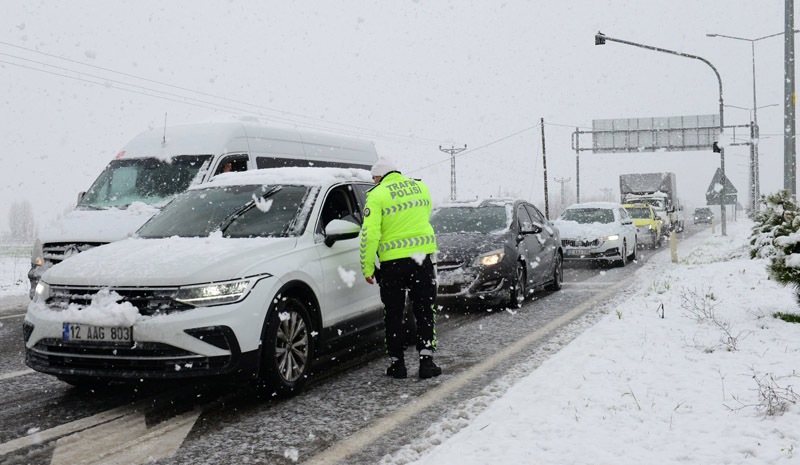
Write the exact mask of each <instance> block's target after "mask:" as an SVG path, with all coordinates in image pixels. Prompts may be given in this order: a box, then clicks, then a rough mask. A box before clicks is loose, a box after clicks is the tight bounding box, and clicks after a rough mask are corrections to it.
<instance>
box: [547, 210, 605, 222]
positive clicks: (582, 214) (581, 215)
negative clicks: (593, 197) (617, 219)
mask: <svg viewBox="0 0 800 465" xmlns="http://www.w3.org/2000/svg"><path fill="white" fill-rule="evenodd" d="M559 220H562V221H574V222H576V223H580V224H592V223H600V224H609V223H613V222H614V212H613V211H612V210H608V209H605V208H568V209H566V210H565V211H564V213H562V214H561V217H559Z"/></svg>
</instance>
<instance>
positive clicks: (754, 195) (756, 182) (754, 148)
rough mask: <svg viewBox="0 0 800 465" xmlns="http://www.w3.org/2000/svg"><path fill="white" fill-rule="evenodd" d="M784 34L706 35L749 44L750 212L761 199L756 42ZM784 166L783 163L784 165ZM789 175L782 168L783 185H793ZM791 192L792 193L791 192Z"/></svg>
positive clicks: (755, 208) (756, 207)
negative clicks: (750, 102)
mask: <svg viewBox="0 0 800 465" xmlns="http://www.w3.org/2000/svg"><path fill="white" fill-rule="evenodd" d="M794 32H795V33H797V32H800V30H797V29H795V30H794ZM783 34H784V32H778V33H775V34H770V35H768V36H763V37H759V38H757V39H748V38H746V37H736V36H728V35H725V34H706V36H707V37H722V38H724V39H733V40H743V41H745V42H750V56H751V57H752V62H753V108H752V111H753V119H752V120H751V121H752V123H753V126H754V129H753V143H752V145H751V146H750V156H751V158H752V160H751V161H750V163H751V164H752V165H753V179H751V183H752V184H751V186H750V194H751V204H750V208H751V211H756V210H757V209H758V198H759V197H761V176H760V174H759V162H758V111H757V110H758V109H759V108H763V107H758V106H756V42H758V41H759V40H764V39H769V38H770V37H776V36H780V35H783ZM767 106H771V105H767ZM784 165H785V163H784ZM789 174H790V173H788V172H787V170H786V166H784V175H783V177H784V184H787V185H788V184H793V182H792V181H791V180H789ZM792 192H793V191H792Z"/></svg>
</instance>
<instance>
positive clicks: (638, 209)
mask: <svg viewBox="0 0 800 465" xmlns="http://www.w3.org/2000/svg"><path fill="white" fill-rule="evenodd" d="M623 207H625V210H626V211H627V212H628V216H630V217H631V218H633V224H634V225H635V226H636V235H637V238H638V240H639V243H640V244H646V245H649V246H650V247H652V248H656V247H659V246H660V245H661V225H662V223H663V222H662V221H661V219H660V218H659V217H658V215H657V214H656V212H654V211H653V207H651V206H650V205H648V204H646V203H631V204H625V205H623Z"/></svg>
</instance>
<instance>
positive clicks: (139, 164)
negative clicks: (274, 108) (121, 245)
mask: <svg viewBox="0 0 800 465" xmlns="http://www.w3.org/2000/svg"><path fill="white" fill-rule="evenodd" d="M377 159H378V154H377V152H376V150H375V145H374V144H373V143H372V142H371V141H365V140H359V139H351V138H345V137H338V136H332V135H327V134H321V133H314V132H307V131H301V130H295V129H283V128H276V127H270V126H264V125H261V124H257V123H254V122H249V121H235V122H221V123H198V124H184V125H176V126H168V127H166V128H159V129H151V130H148V131H145V132H143V133H141V134H139V135H138V136H136V137H134V138H133V139H132V140H131V141H130V142H128V143H127V144H126V145H125V146H124V147H123V148H122V150H121V151H120V152H119V153H118V154H117V155H116V157H115V158H114V159H113V160H111V162H110V163H109V164H108V165H107V166H106V168H105V169H104V170H103V172H101V173H100V175H99V176H98V178H97V180H95V181H94V183H93V184H92V185H91V187H89V190H87V191H86V192H81V193H80V194H79V195H78V205H77V206H76V207H75V209H74V210H73V211H71V212H70V213H68V214H67V215H65V216H64V218H62V219H61V220H60V221H58V222H57V223H56V224H53V225H51V226H49V227H47V228H46V229H43V230H42V231H41V232H40V235H39V238H37V239H36V242H35V243H34V246H33V251H32V255H31V269H30V271H29V272H28V279H29V280H30V285H31V291H30V293H31V298H33V293H34V290H35V289H36V284H37V283H38V281H39V277H40V276H41V275H42V273H44V272H45V271H46V270H47V269H48V268H50V267H51V266H53V265H55V264H57V263H59V262H61V261H62V260H65V259H67V258H68V257H70V256H71V255H74V254H76V253H79V252H83V251H84V250H88V249H91V248H93V247H97V246H100V245H103V244H107V243H109V242H114V241H118V240H121V239H125V238H126V237H128V236H129V235H130V234H132V233H134V232H136V230H137V229H139V227H141V226H142V225H143V224H144V223H146V222H147V220H149V219H150V218H151V217H152V216H153V215H155V214H156V213H157V212H158V211H159V210H160V209H161V207H163V206H164V205H166V204H167V203H168V202H169V201H170V200H171V199H172V198H173V197H174V196H175V195H176V194H179V193H181V192H183V191H185V190H186V189H188V188H189V187H190V186H192V185H195V184H198V183H204V182H207V181H210V180H211V179H212V178H213V177H215V176H217V175H219V174H222V173H224V172H227V171H245V170H252V169H260V168H276V167H284V166H317V167H335V168H362V169H367V170H369V169H370V167H371V166H372V165H373V164H374V163H375V161H376V160H377Z"/></svg>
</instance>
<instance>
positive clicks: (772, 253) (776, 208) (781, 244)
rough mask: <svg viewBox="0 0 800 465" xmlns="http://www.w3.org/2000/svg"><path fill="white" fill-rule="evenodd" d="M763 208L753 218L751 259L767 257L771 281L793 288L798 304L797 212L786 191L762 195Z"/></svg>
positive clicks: (799, 251)
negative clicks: (764, 206) (754, 223)
mask: <svg viewBox="0 0 800 465" xmlns="http://www.w3.org/2000/svg"><path fill="white" fill-rule="evenodd" d="M761 202H762V203H764V204H766V207H767V208H766V209H765V210H764V211H762V212H760V213H759V214H758V215H756V218H755V222H756V226H755V227H754V228H753V233H752V235H751V236H750V245H751V249H750V257H751V258H769V265H767V271H768V272H769V275H770V277H771V278H772V279H774V280H776V281H777V282H779V283H781V284H783V285H785V286H789V285H791V286H793V287H794V288H795V293H796V294H797V297H798V301H800V232H799V231H800V212H798V209H797V204H796V203H795V201H794V200H793V199H792V196H791V195H790V194H789V192H788V191H785V190H782V191H779V192H778V193H776V194H771V195H768V196H762V197H761Z"/></svg>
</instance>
